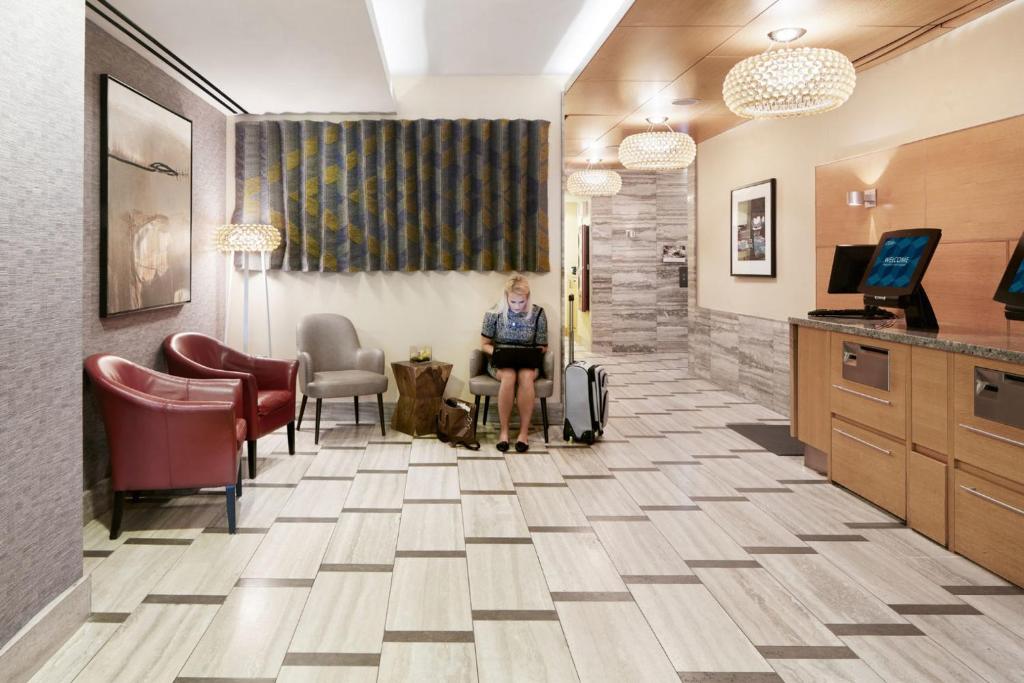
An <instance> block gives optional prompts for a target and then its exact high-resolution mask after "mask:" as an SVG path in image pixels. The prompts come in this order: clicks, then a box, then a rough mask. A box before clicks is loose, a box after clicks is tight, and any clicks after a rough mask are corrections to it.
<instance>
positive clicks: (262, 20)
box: [90, 0, 395, 114]
mask: <svg viewBox="0 0 1024 683" xmlns="http://www.w3.org/2000/svg"><path fill="white" fill-rule="evenodd" d="M108 2H109V3H110V4H111V5H113V6H114V7H116V8H117V9H118V10H120V11H121V12H122V13H124V14H125V15H126V16H127V17H128V18H129V19H131V20H132V21H133V22H135V23H136V24H138V25H139V26H140V27H141V28H142V29H143V30H145V31H146V32H147V33H149V34H150V35H152V36H153V37H154V38H156V40H158V41H159V42H160V43H162V44H163V45H165V46H166V47H167V48H168V49H169V50H170V51H171V52H173V53H175V54H176V55H177V56H178V57H180V58H181V59H182V60H184V61H185V62H187V63H188V64H189V66H191V67H192V68H194V69H195V70H196V71H198V72H199V73H200V74H202V75H203V76H204V77H205V78H206V79H207V80H209V81H211V82H212V83H213V84H214V85H216V86H217V87H218V88H219V89H220V90H222V91H223V92H224V93H225V94H227V95H228V96H229V97H230V98H231V99H232V100H234V101H235V102H237V103H238V104H240V105H241V106H242V107H243V108H244V109H245V110H246V111H247V112H248V113H250V114H269V113H313V112H318V113H329V112H393V111H395V101H394V97H393V96H392V93H391V84H390V80H389V78H388V74H387V70H386V69H385V67H384V60H383V56H382V54H381V51H380V47H379V45H378V41H377V38H376V35H375V33H374V29H373V20H372V18H371V16H370V10H369V7H368V5H367V0H293V1H292V2H285V1H282V0H170V1H168V0H108ZM98 6H99V7H100V9H101V10H103V11H106V9H105V8H104V7H103V6H102V5H98ZM94 17H95V15H94V13H91V12H90V18H94ZM108 30H109V29H108ZM114 35H115V36H116V37H117V38H118V39H123V38H124V36H123V34H121V33H120V32H117V31H114Z"/></svg>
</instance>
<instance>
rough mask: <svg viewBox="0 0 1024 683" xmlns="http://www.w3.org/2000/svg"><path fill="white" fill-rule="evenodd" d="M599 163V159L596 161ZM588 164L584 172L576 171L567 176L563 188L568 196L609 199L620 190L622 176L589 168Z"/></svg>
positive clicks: (604, 170)
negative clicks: (567, 191)
mask: <svg viewBox="0 0 1024 683" xmlns="http://www.w3.org/2000/svg"><path fill="white" fill-rule="evenodd" d="M597 161H598V162H600V159H598V160H597ZM592 163H594V162H589V163H588V165H587V168H586V170H584V171H576V172H575V173H573V174H572V175H570V176H569V179H568V180H567V181H566V183H565V187H566V189H567V190H569V193H570V194H575V195H579V196H580V197H610V196H612V195H613V194H618V193H619V190H621V189H622V176H620V175H619V174H618V173H616V172H615V171H608V170H606V169H603V168H591V167H590V164H592Z"/></svg>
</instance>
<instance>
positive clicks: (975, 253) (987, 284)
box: [924, 229, 1009, 332]
mask: <svg viewBox="0 0 1024 683" xmlns="http://www.w3.org/2000/svg"><path fill="white" fill-rule="evenodd" d="M942 237H943V241H942V242H940V243H939V248H938V249H936V250H935V256H934V257H933V258H932V264H931V266H929V267H928V272H927V273H926V274H925V276H924V288H925V291H926V292H928V298H929V299H930V300H931V302H932V307H933V308H934V309H935V317H936V318H938V319H939V325H942V324H948V325H954V324H956V325H964V326H970V327H971V328H972V329H974V330H976V331H979V332H981V331H984V332H1005V331H1006V317H1005V316H1004V315H1003V305H1002V304H1001V303H998V302H996V301H993V300H992V295H993V294H995V292H996V287H997V286H998V285H999V279H1000V278H1001V277H1002V275H1003V271H1004V270H1005V269H1006V264H1007V262H1008V261H1009V259H1008V258H1007V255H1006V245H1007V243H1006V242H965V243H960V244H956V243H946V242H945V238H946V231H945V229H944V230H943V235H942Z"/></svg>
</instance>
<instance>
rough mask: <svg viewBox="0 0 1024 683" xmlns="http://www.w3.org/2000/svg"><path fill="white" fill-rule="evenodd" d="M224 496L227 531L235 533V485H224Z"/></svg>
mask: <svg viewBox="0 0 1024 683" xmlns="http://www.w3.org/2000/svg"><path fill="white" fill-rule="evenodd" d="M224 497H225V498H227V504H228V533H229V534H233V533H235V512H236V510H235V507H236V506H235V487H234V486H225V487H224Z"/></svg>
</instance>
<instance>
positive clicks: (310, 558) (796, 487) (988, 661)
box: [34, 354, 1024, 683]
mask: <svg viewBox="0 0 1024 683" xmlns="http://www.w3.org/2000/svg"><path fill="white" fill-rule="evenodd" d="M600 360H601V362H603V363H604V364H605V365H606V366H608V368H609V371H610V376H611V378H612V379H611V382H612V385H611V391H612V413H611V415H612V417H611V419H610V423H609V424H610V427H609V429H608V432H607V434H606V438H605V439H604V440H603V441H601V442H599V443H597V444H595V445H593V446H590V447H587V446H579V445H569V444H565V443H563V442H560V441H556V439H557V435H556V434H555V433H554V432H555V431H556V430H555V428H552V443H551V444H550V446H548V447H545V446H544V445H543V442H542V439H541V438H540V434H536V435H535V438H534V439H533V450H531V451H530V452H529V453H528V454H524V455H519V454H514V453H510V454H506V455H504V456H502V455H501V454H500V453H498V452H497V450H496V449H494V446H493V444H494V441H495V438H494V433H493V432H486V433H484V434H483V435H482V436H483V439H482V440H483V442H484V447H483V448H482V449H481V450H480V451H478V452H469V451H465V450H462V449H459V450H455V449H452V448H450V447H448V446H446V445H444V444H441V443H439V442H437V441H436V440H432V439H415V440H413V439H411V438H409V437H407V436H405V435H403V434H399V433H397V432H392V431H389V433H388V435H387V437H385V438H381V437H380V434H379V432H378V431H377V428H376V426H374V425H370V426H364V427H355V426H354V425H350V424H339V423H328V426H329V427H331V429H330V431H328V432H326V437H325V438H322V439H321V444H320V445H319V446H315V445H314V444H313V439H312V434H311V432H310V431H309V430H303V431H302V432H299V434H298V444H297V453H296V455H295V456H288V455H287V449H286V446H285V439H284V436H283V434H281V435H273V436H271V437H268V438H266V439H264V440H262V441H261V442H260V453H261V458H260V459H261V462H260V469H259V477H258V478H257V479H256V481H255V482H252V483H249V482H248V481H247V482H246V487H245V492H244V496H243V497H242V499H241V502H240V507H239V526H240V529H239V533H238V534H236V535H234V536H230V535H228V534H227V533H225V532H226V521H225V519H224V517H225V515H224V511H223V509H222V507H223V505H222V503H223V498H222V496H220V495H216V494H215V493H214V492H210V493H209V494H207V493H200V494H198V495H193V496H188V497H179V498H169V499H164V500H155V501H146V500H145V499H144V500H143V501H141V502H140V503H137V504H135V505H129V507H128V509H127V511H126V515H125V523H124V528H125V531H124V533H123V534H122V536H121V538H120V539H118V540H117V541H110V540H109V539H108V538H107V527H106V520H105V519H101V520H95V521H93V522H90V523H89V524H88V525H87V526H86V528H85V549H84V550H85V560H84V561H85V571H86V573H88V574H89V575H90V576H91V578H92V585H93V607H92V611H93V613H92V615H91V617H90V619H89V620H88V622H87V623H86V624H84V625H83V626H82V627H81V628H80V629H79V630H78V632H77V633H76V634H75V635H74V636H73V637H72V638H71V639H70V640H69V641H68V642H67V643H66V645H65V646H64V647H63V648H62V649H61V650H60V651H59V652H57V653H56V654H55V655H54V656H53V657H52V658H51V659H50V661H49V662H48V663H47V664H46V665H45V667H44V668H43V669H42V670H40V671H39V673H38V674H37V675H36V677H35V679H34V680H35V681H47V682H57V681H80V682H86V681H104V682H106V681H166V682H168V683H170V682H173V681H177V682H179V683H186V682H189V683H192V682H201V681H208V682H210V683H214V682H220V683H227V682H232V681H233V682H239V683H244V682H264V681H275V680H277V681H284V682H290V683H300V682H306V681H317V682H319V681H434V680H436V681H576V680H580V681H615V682H621V681H662V680H664V681H677V682H678V681H688V682H694V683H698V682H699V683H724V682H726V681H729V682H735V683H762V682H768V681H791V682H803V681H915V682H916V681H931V680H936V681H938V680H942V681H952V680H956V681H992V682H995V681H1024V591H1021V590H1020V589H1019V588H1016V587H1014V586H1011V585H1008V584H1007V583H1006V582H1004V581H1002V580H1000V579H999V578H998V577H996V576H994V575H992V574H989V573H988V572H986V571H984V570H982V569H981V568H979V567H978V566H976V565H974V564H973V563H971V562H969V561H967V560H966V559H964V558H962V557H959V556H956V555H953V554H951V553H949V552H947V551H946V550H944V549H943V548H941V547H939V546H937V545H935V544H933V543H931V542H930V541H928V540H927V539H925V538H924V537H921V536H918V535H916V534H915V533H914V532H912V531H910V530H908V529H907V528H906V527H904V526H903V525H902V524H900V523H898V522H897V521H896V520H894V519H893V518H892V517H890V516H889V515H887V514H885V513H884V512H881V511H879V510H878V509H877V508H875V507H873V506H871V505H870V504H868V503H866V502H864V501H863V500H861V499H860V498H858V497H856V496H854V495H852V494H850V493H848V492H846V491H844V490H842V489H839V488H836V487H833V486H830V485H828V484H827V483H826V482H824V480H823V479H822V478H821V477H820V476H819V475H817V474H816V473H814V472H812V471H810V470H807V469H805V468H803V467H802V464H801V459H800V458H796V457H780V456H776V455H774V454H772V453H769V452H766V451H762V450H759V449H758V447H757V446H756V444H753V443H752V442H749V441H746V440H745V439H744V438H743V437H741V436H739V435H738V434H736V433H735V432H732V431H731V430H728V429H726V428H725V425H726V424H727V423H729V422H752V421H764V422H766V423H782V422H784V418H782V416H780V415H777V414H774V413H771V412H770V411H766V410H765V409H763V408H760V407H759V406H755V405H752V404H749V403H746V402H744V401H743V400H742V399H741V398H739V397H737V396H735V395H734V394H732V393H730V392H729V391H728V389H729V388H728V387H721V388H720V387H716V386H714V385H712V384H710V383H709V382H707V381H705V380H701V379H693V378H690V377H689V376H688V375H687V371H686V360H685V357H684V356H682V355H671V354H662V355H656V354H655V355H643V356H639V355H632V356H612V357H606V358H602V359H600Z"/></svg>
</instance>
